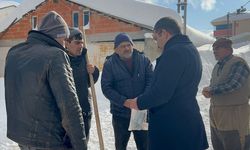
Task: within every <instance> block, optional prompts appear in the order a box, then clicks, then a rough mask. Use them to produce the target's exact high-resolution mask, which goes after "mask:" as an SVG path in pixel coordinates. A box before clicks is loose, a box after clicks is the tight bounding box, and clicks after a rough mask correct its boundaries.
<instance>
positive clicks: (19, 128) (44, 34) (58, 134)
mask: <svg viewBox="0 0 250 150" xmlns="http://www.w3.org/2000/svg"><path fill="white" fill-rule="evenodd" d="M68 36H69V29H68V26H67V24H66V23H65V21H64V19H63V18H62V17H61V16H60V15H59V14H57V13H56V12H54V11H52V12H49V13H48V14H46V15H45V16H44V17H43V19H42V20H41V23H40V25H39V27H38V31H30V32H29V33H28V38H27V41H25V42H23V43H21V44H18V45H16V46H14V47H12V48H11V49H10V50H9V52H8V55H7V57H6V65H5V75H4V80H5V98H6V110H7V137H8V138H10V139H11V140H13V141H15V142H17V143H18V144H19V147H20V148H21V150H27V149H32V150H38V149H43V150H62V149H63V150H66V149H67V147H66V146H65V142H64V139H65V135H68V136H69V138H70V140H71V143H72V146H73V149H74V150H87V143H86V136H85V131H84V123H83V117H82V113H81V112H82V110H81V107H80V105H79V101H78V98H77V94H76V89H75V83H74V79H73V75H72V72H71V67H70V64H69V58H68V56H67V54H66V53H65V51H66V50H65V48H64V45H65V41H64V40H65V39H66V38H68Z"/></svg>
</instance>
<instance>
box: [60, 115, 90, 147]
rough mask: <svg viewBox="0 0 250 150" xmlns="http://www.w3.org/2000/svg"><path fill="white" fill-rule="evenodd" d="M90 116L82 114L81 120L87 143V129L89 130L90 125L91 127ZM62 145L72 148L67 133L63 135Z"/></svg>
mask: <svg viewBox="0 0 250 150" xmlns="http://www.w3.org/2000/svg"><path fill="white" fill-rule="evenodd" d="M91 118H92V115H91V114H90V115H85V114H83V122H84V129H85V135H86V141H87V143H88V142H89V131H90V127H91ZM64 145H65V146H66V147H68V148H72V145H71V142H70V139H69V136H68V135H65V137H64Z"/></svg>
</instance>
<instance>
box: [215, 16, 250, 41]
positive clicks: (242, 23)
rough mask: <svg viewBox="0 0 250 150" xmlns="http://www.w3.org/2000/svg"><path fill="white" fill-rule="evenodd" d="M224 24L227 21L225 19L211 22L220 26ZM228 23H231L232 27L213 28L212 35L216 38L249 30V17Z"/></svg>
mask: <svg viewBox="0 0 250 150" xmlns="http://www.w3.org/2000/svg"><path fill="white" fill-rule="evenodd" d="M226 24H227V22H225V21H224V22H216V23H213V25H214V26H220V25H226ZM230 24H232V27H231V28H230V29H227V28H225V29H220V30H215V31H214V36H215V37H216V38H220V37H227V36H228V35H229V36H230V37H231V36H236V35H239V34H242V33H246V32H250V28H249V24H250V19H245V20H238V21H232V22H230Z"/></svg>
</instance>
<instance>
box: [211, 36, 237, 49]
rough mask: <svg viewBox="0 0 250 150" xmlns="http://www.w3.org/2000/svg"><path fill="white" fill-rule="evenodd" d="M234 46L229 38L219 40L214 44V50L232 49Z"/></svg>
mask: <svg viewBox="0 0 250 150" xmlns="http://www.w3.org/2000/svg"><path fill="white" fill-rule="evenodd" d="M232 44H233V42H232V41H231V40H230V39H228V38H220V39H217V40H216V41H215V42H214V44H213V48H214V49H216V48H230V49H231V48H232Z"/></svg>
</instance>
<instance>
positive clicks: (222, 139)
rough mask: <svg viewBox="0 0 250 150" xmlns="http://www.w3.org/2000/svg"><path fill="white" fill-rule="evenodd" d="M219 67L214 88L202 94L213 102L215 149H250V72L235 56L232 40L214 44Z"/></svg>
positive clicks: (214, 72) (211, 121)
mask: <svg viewBox="0 0 250 150" xmlns="http://www.w3.org/2000/svg"><path fill="white" fill-rule="evenodd" d="M213 52H214V56H215V59H216V60H217V61H218V62H217V64H216V65H215V67H214V69H213V72H212V77H211V81H210V85H209V86H208V87H205V88H204V89H203V91H202V93H203V95H204V96H205V97H206V98H211V99H210V103H211V106H210V110H209V111H210V112H209V113H210V127H211V139H212V144H213V147H214V150H249V149H250V126H249V116H250V115H249V114H250V110H249V94H250V92H249V91H250V84H249V83H250V76H249V74H250V69H249V66H248V64H247V63H246V61H245V60H244V59H242V58H241V57H238V56H234V55H233V54H232V53H233V49H232V41H231V40H229V39H226V38H221V39H218V40H217V41H215V43H214V44H213Z"/></svg>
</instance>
